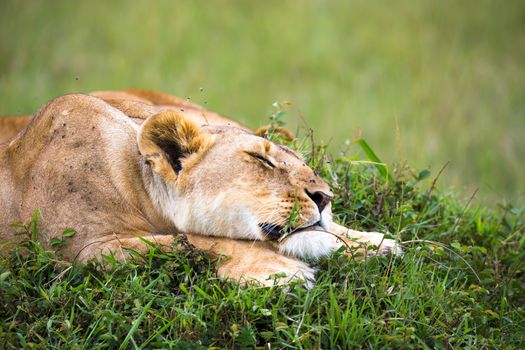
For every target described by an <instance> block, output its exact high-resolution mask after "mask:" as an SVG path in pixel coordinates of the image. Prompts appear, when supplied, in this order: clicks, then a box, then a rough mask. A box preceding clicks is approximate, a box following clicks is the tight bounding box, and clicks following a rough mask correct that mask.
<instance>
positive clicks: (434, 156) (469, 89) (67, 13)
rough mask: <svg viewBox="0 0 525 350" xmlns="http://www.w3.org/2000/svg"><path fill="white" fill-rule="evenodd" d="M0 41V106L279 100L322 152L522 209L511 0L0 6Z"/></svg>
mask: <svg viewBox="0 0 525 350" xmlns="http://www.w3.org/2000/svg"><path fill="white" fill-rule="evenodd" d="M0 38H1V45H0V50H1V51H0V52H1V53H0V113H1V114H24V113H33V112H34V111H35V109H36V108H38V107H39V106H40V105H41V104H42V103H44V102H45V101H47V100H49V99H51V98H52V97H54V96H57V95H61V94H64V93H69V92H75V91H85V92H87V91H93V90H107V89H121V88H132V87H133V88H151V89H156V90H161V91H166V92H170V93H173V94H176V95H178V96H181V97H191V99H192V100H193V101H195V102H197V103H201V104H204V103H206V106H207V107H208V108H209V109H212V110H214V111H218V112H220V113H223V114H225V115H228V116H231V117H233V118H235V119H237V120H239V121H241V122H243V123H245V124H247V125H249V126H251V127H257V126H260V125H263V124H267V122H268V117H269V116H270V114H271V112H272V107H271V105H272V103H273V102H274V101H277V100H289V101H292V102H293V107H292V111H291V113H290V114H289V117H287V122H288V126H289V127H290V128H291V129H292V130H295V128H296V127H297V126H298V125H303V126H304V125H305V124H306V125H308V126H309V127H311V128H313V129H314V130H315V133H316V135H317V139H318V140H322V141H324V142H330V147H331V150H332V152H333V153H334V154H336V153H337V151H338V150H340V149H343V148H345V147H347V146H345V141H346V142H347V143H348V141H352V140H355V139H356V137H357V135H359V134H360V133H362V136H363V137H364V138H365V139H366V140H367V142H368V143H369V144H370V145H371V146H372V147H373V148H374V150H375V151H376V153H378V155H379V156H380V157H381V158H383V160H385V161H387V162H404V161H407V162H408V164H410V165H411V166H415V167H418V168H430V169H431V170H432V172H433V174H436V173H437V172H438V170H439V169H440V168H441V167H442V166H443V165H444V164H445V163H446V162H447V161H450V162H451V163H450V165H449V166H448V168H447V170H446V171H445V173H444V175H443V176H442V178H441V180H440V181H441V183H442V184H445V185H446V186H453V187H454V188H455V189H457V190H458V191H459V192H460V193H461V194H462V195H464V196H465V197H467V196H469V195H470V194H471V193H472V191H473V190H474V189H475V188H480V192H479V194H478V198H479V199H482V200H484V201H486V202H488V203H489V204H494V203H499V202H502V201H503V200H504V199H512V200H514V201H519V202H523V194H524V192H525V176H524V171H525V165H524V162H523V160H524V158H525V143H524V142H523V138H524V137H525V2H524V1H521V0H516V1H513V0H506V1H485V0H477V1H471V0H464V1H457V0H444V1H416V0H414V1H395V2H394V1H321V0H318V1H303V0H297V1H283V0H280V1H211V0H210V1H69V0H68V1H65V0H64V1H25V2H22V1H6V0H1V1H0ZM201 88H202V89H203V90H202V91H201ZM352 147H353V148H352V149H355V150H356V152H357V147H356V146H352Z"/></svg>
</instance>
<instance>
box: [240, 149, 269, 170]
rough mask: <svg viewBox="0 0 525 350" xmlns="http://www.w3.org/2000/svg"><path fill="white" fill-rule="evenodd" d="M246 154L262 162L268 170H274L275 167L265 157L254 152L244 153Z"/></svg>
mask: <svg viewBox="0 0 525 350" xmlns="http://www.w3.org/2000/svg"><path fill="white" fill-rule="evenodd" d="M246 153H247V154H248V155H250V156H252V157H253V158H255V159H257V160H259V161H261V162H263V163H264V164H266V165H267V166H269V167H270V168H275V165H274V164H273V163H272V162H271V161H270V160H269V159H268V158H266V157H265V156H263V155H261V154H259V153H256V152H250V151H246Z"/></svg>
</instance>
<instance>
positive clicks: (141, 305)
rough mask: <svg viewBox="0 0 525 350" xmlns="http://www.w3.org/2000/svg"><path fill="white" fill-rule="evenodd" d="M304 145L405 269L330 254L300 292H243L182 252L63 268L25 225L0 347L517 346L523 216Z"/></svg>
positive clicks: (3, 302)
mask: <svg viewBox="0 0 525 350" xmlns="http://www.w3.org/2000/svg"><path fill="white" fill-rule="evenodd" d="M307 139H308V138H302V139H300V140H299V141H297V142H296V143H295V147H296V148H298V149H301V150H302V151H303V152H304V153H307V159H308V161H309V163H310V165H311V166H312V167H314V168H316V169H317V170H318V171H319V172H320V174H321V175H322V176H323V177H324V178H325V179H326V180H327V181H328V182H329V183H330V184H331V186H332V188H333V190H334V193H335V194H336V196H335V200H334V213H335V217H336V218H337V220H338V221H339V222H341V223H344V224H346V225H349V226H351V227H353V228H359V229H365V230H366V229H370V230H380V231H385V232H389V233H390V234H391V235H392V236H393V237H395V238H397V239H400V240H401V241H404V242H405V243H404V249H405V255H404V256H403V257H402V258H396V257H389V256H378V257H372V258H370V259H368V260H367V261H366V262H362V261H358V260H354V259H353V258H349V257H347V256H344V255H342V254H341V252H338V253H336V254H334V255H333V256H331V257H329V258H326V259H322V260H321V261H319V262H318V263H316V265H318V267H319V273H318V276H317V284H316V285H315V287H313V288H312V289H310V290H307V289H305V288H304V287H302V286H301V285H300V284H294V285H291V286H289V287H277V286H275V287H269V288H263V287H259V286H255V285H253V286H247V287H243V286H239V285H238V284H236V283H234V282H227V281H223V280H220V279H218V278H217V277H216V274H215V271H216V261H214V260H213V259H211V258H210V257H209V256H208V255H206V254H205V253H202V252H198V251H194V250H193V249H191V247H188V248H187V249H184V250H182V251H179V252H177V253H165V252H162V251H160V250H158V249H155V248H152V249H151V251H150V252H149V253H148V254H145V255H143V256H138V255H137V256H136V260H135V261H129V262H127V263H124V264H121V263H117V262H115V261H114V260H113V259H112V258H111V257H107V260H108V263H109V264H111V265H112V266H113V268H112V269H111V270H101V269H98V268H97V266H94V265H88V266H71V267H70V266H68V265H67V264H64V263H63V262H61V260H60V257H57V256H56V255H54V254H53V253H51V252H48V251H45V250H44V249H43V248H42V246H41V245H40V244H39V243H38V242H37V241H35V240H34V237H36V236H37V234H38V232H36V231H35V230H36V229H35V227H36V225H34V222H33V223H29V224H27V225H26V226H25V228H23V229H22V231H24V232H25V234H27V236H28V239H27V240H26V241H25V242H24V243H23V244H21V245H20V246H18V247H17V249H15V250H13V251H11V252H10V253H9V254H8V255H7V256H4V257H0V348H3V349H18V348H28V349H31V348H34V349H64V348H67V349H105V348H122V349H126V348H131V349H147V348H173V349H201V348H202V349H203V348H239V349H240V348H255V347H257V348H261V349H312V348H318V349H328V348H342V349H347V348H373V349H377V348H411V349H412V348H416V349H434V348H437V349H463V348H470V349H522V348H523V347H524V346H525V309H524V308H523V305H525V283H524V280H525V249H524V246H525V235H524V215H523V214H524V213H523V212H524V210H525V207H521V208H519V207H510V206H509V207H500V208H498V209H496V210H494V209H487V208H485V207H482V206H473V205H472V204H470V203H465V202H461V201H458V200H457V199H456V196H455V195H454V194H451V193H447V192H443V191H439V190H437V189H435V188H434V186H426V187H422V186H421V185H422V182H425V181H433V180H432V179H434V180H435V179H436V176H437V174H434V175H433V177H432V176H429V174H428V172H426V171H423V172H414V171H413V170H411V169H409V168H406V167H397V168H396V167H394V168H391V169H389V174H391V180H389V179H388V177H386V176H383V175H382V174H381V172H380V171H379V169H380V168H378V167H376V166H375V164H369V163H366V162H360V161H358V160H356V159H352V157H349V156H340V157H337V158H334V159H330V158H328V157H327V156H326V154H325V147H320V146H313V147H310V146H309V143H308V142H307V141H306V140H307ZM356 147H357V146H356ZM368 147H369V148H370V146H368ZM306 150H308V151H306ZM370 150H372V149H371V148H370ZM372 152H373V151H372ZM352 160H354V161H352ZM425 178H426V180H425ZM36 219H37V218H36V217H35V219H34V220H36ZM68 232H69V231H68ZM181 244H184V242H183V241H182V242H181ZM23 251H24V252H25V253H24V254H22V252H23Z"/></svg>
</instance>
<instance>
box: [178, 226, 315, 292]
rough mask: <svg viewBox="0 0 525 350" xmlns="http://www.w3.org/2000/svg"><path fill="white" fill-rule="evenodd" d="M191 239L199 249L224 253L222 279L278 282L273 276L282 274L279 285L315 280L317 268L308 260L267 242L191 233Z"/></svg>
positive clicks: (264, 282) (220, 267) (189, 238)
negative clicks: (281, 250) (302, 259)
mask: <svg viewBox="0 0 525 350" xmlns="http://www.w3.org/2000/svg"><path fill="white" fill-rule="evenodd" d="M187 237H188V241H189V242H190V243H191V244H192V245H194V246H195V247H197V248H198V249H202V250H206V251H209V252H212V253H214V254H218V255H222V256H223V257H222V258H221V259H222V260H221V263H220V265H219V270H218V274H219V276H220V277H222V278H227V279H233V280H237V281H241V282H243V283H248V282H250V281H256V282H259V283H261V284H263V285H265V286H271V285H273V284H274V280H273V279H272V278H271V276H272V275H276V274H282V275H283V276H281V277H282V278H281V279H280V280H279V281H278V282H277V283H278V284H285V283H287V282H289V281H290V280H294V279H300V280H303V281H304V282H305V283H306V284H307V285H310V284H312V283H313V282H314V280H315V278H314V275H315V270H314V269H312V268H311V267H309V266H308V265H307V264H306V263H304V262H303V261H301V260H298V259H296V258H293V257H289V256H285V255H283V254H280V253H279V252H277V251H276V249H275V248H274V247H273V246H272V245H271V244H269V243H267V242H262V241H243V240H234V239H229V238H219V237H205V236H199V235H188V236H187Z"/></svg>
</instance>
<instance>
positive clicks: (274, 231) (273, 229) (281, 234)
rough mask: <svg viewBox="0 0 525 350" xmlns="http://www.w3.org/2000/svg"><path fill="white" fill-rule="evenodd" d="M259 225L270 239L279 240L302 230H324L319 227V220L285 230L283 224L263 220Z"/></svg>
mask: <svg viewBox="0 0 525 350" xmlns="http://www.w3.org/2000/svg"><path fill="white" fill-rule="evenodd" d="M259 227H260V228H261V229H262V230H263V231H264V233H266V235H268V237H269V238H270V239H275V240H279V241H281V240H283V239H284V238H286V237H289V236H290V235H293V234H295V233H299V232H303V231H324V229H323V228H322V227H321V223H320V222H316V223H315V224H313V225H310V226H306V227H300V228H296V229H293V230H286V229H285V228H284V227H283V226H279V225H276V224H271V223H268V222H263V223H261V224H259Z"/></svg>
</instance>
